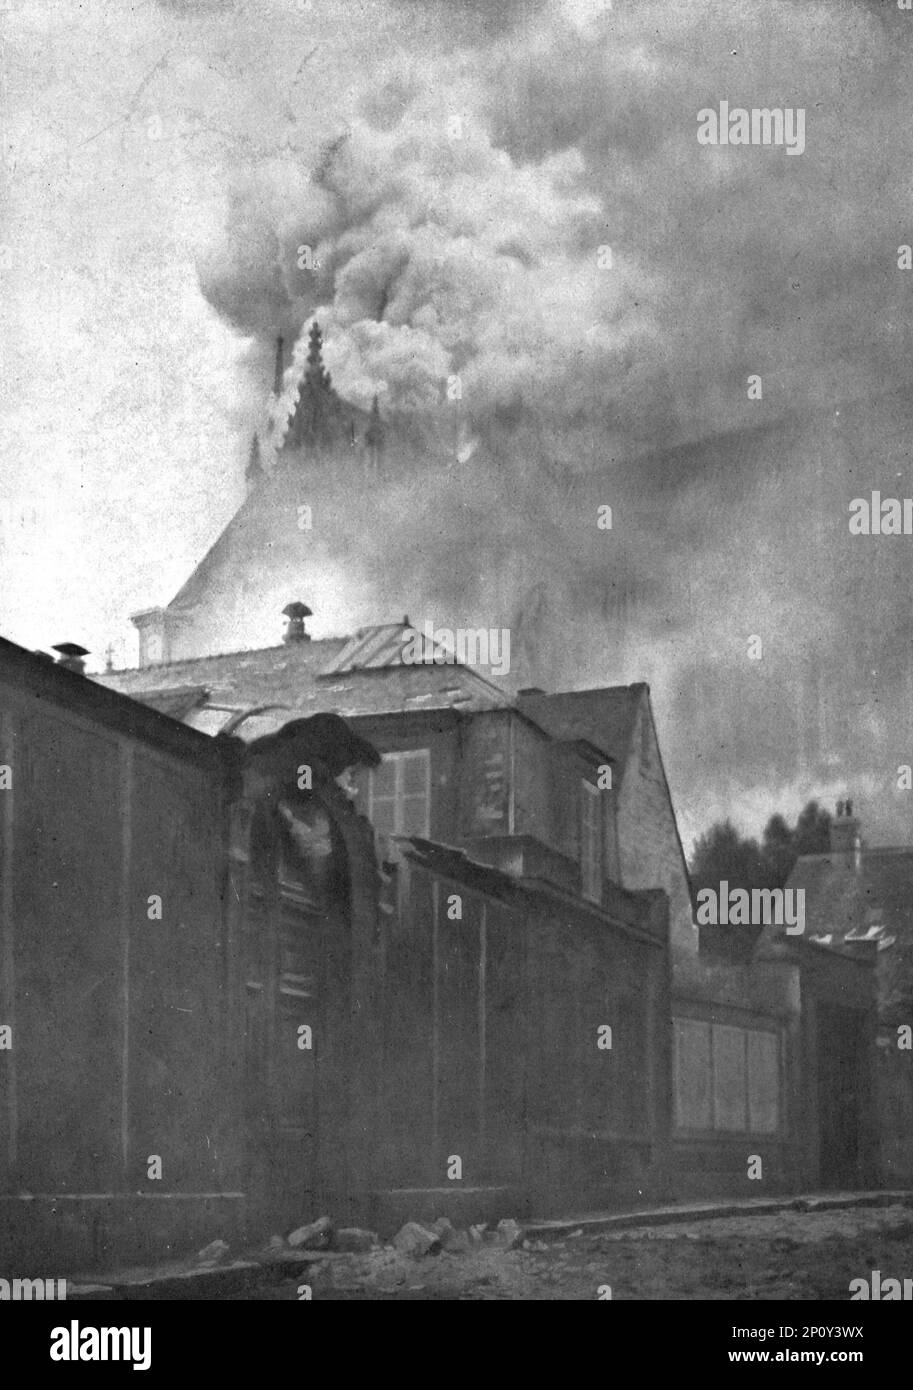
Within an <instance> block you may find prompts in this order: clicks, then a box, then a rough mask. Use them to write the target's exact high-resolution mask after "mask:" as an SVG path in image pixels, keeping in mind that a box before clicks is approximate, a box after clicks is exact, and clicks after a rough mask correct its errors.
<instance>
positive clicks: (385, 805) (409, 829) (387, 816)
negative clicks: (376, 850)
mask: <svg viewBox="0 0 913 1390" xmlns="http://www.w3.org/2000/svg"><path fill="white" fill-rule="evenodd" d="M430 807H431V759H430V756H429V753H428V749H427V748H416V749H411V750H410V751H409V752H407V753H384V755H383V761H382V763H381V765H380V767H375V768H373V769H372V770H371V774H370V776H369V778H368V819H369V820H370V821H371V823H372V824H373V826H374V829H375V830H377V831H378V832H379V833H380V834H381V835H424V836H427V835H428V833H429V820H430Z"/></svg>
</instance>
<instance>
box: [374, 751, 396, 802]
mask: <svg viewBox="0 0 913 1390" xmlns="http://www.w3.org/2000/svg"><path fill="white" fill-rule="evenodd" d="M371 779H372V786H373V788H374V795H375V796H392V795H393V793H394V789H395V787H396V759H395V757H394V756H393V755H392V754H390V753H384V755H383V762H382V763H381V765H380V767H376V768H375V769H374V771H373V772H372V773H371Z"/></svg>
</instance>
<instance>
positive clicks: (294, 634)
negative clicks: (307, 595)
mask: <svg viewBox="0 0 913 1390" xmlns="http://www.w3.org/2000/svg"><path fill="white" fill-rule="evenodd" d="M282 612H283V613H284V614H285V616H286V617H287V618H288V624H287V626H286V629H285V632H284V633H283V635H282V640H283V642H286V643H291V642H310V640H311V638H310V634H309V633H307V632H305V630H304V620H305V618H310V617H311V610H310V608H308V606H307V604H306V603H302V602H301V601H300V600H299V599H296V600H295V602H294V603H287V604H286V605H285V607H284V608H283V610H282Z"/></svg>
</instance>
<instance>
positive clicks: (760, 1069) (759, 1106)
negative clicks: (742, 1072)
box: [748, 1033, 780, 1134]
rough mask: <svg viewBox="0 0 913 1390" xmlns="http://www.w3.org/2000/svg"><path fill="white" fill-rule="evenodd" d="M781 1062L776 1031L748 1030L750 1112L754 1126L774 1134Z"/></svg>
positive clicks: (752, 1127)
mask: <svg viewBox="0 0 913 1390" xmlns="http://www.w3.org/2000/svg"><path fill="white" fill-rule="evenodd" d="M779 1062H780V1049H779V1039H778V1037H777V1035H776V1033H749V1034H748V1113H749V1117H750V1121H751V1125H750V1127H751V1129H753V1130H756V1131H757V1132H758V1133H761V1134H771V1133H773V1131H774V1130H775V1129H776V1128H777V1122H778V1117H779V1116H778V1112H779V1108H780V1107H779V1094H780V1070H779Z"/></svg>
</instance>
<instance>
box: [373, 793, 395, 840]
mask: <svg viewBox="0 0 913 1390" xmlns="http://www.w3.org/2000/svg"><path fill="white" fill-rule="evenodd" d="M370 819H371V824H372V825H373V826H374V829H375V830H376V831H377V832H378V833H379V834H381V835H395V834H396V833H397V827H396V802H395V801H394V799H393V797H392V796H381V797H377V796H375V797H372V800H371V813H370Z"/></svg>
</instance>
